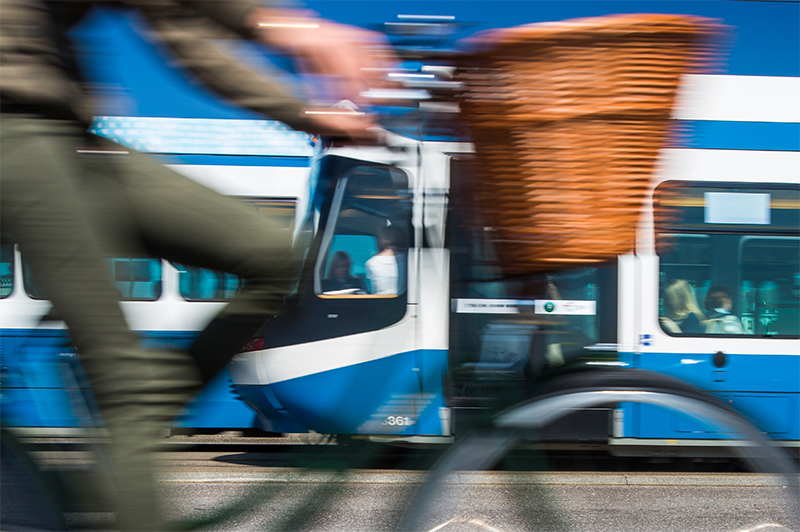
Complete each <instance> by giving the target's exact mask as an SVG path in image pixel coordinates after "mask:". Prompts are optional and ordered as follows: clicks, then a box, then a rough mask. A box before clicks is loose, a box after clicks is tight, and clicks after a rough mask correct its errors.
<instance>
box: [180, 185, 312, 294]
mask: <svg viewBox="0 0 800 532" xmlns="http://www.w3.org/2000/svg"><path fill="white" fill-rule="evenodd" d="M231 197H233V198H234V199H238V200H239V201H241V202H242V203H243V204H244V205H245V206H246V207H248V208H251V209H253V210H255V212H256V213H258V214H259V215H260V216H264V217H266V218H269V219H271V220H273V221H277V222H278V225H279V230H280V231H285V232H287V233H288V234H290V235H291V234H292V231H293V229H294V225H295V222H296V216H297V199H296V198H280V197H242V196H231ZM281 211H285V212H281ZM170 264H172V266H173V267H174V268H175V269H176V270H177V271H178V292H179V294H180V296H181V298H183V300H184V301H189V302H203V303H208V302H210V303H213V302H220V301H230V300H231V299H233V298H234V297H236V295H237V294H238V293H239V292H240V291H241V289H242V288H243V287H244V280H243V279H241V278H239V277H237V276H236V275H234V274H232V273H227V272H222V271H218V270H211V269H208V268H200V267H198V266H192V265H188V264H182V263H179V262H170ZM209 277H216V279H217V282H216V284H214V285H209V284H208V279H209ZM192 285H194V288H187V287H191V286H192ZM201 285H205V286H201ZM220 285H222V286H220ZM209 292H211V293H212V295H210V296H203V295H201V294H204V293H205V294H208V293H209Z"/></svg>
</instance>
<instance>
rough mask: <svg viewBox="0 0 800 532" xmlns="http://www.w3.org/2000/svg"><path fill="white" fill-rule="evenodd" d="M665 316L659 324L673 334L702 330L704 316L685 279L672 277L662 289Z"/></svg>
mask: <svg viewBox="0 0 800 532" xmlns="http://www.w3.org/2000/svg"><path fill="white" fill-rule="evenodd" d="M664 302H665V303H666V305H665V306H664V312H665V314H666V315H665V316H661V326H662V327H663V328H664V329H665V330H667V331H668V332H671V333H674V334H691V333H694V334H696V333H700V332H702V325H701V324H702V323H704V322H705V321H706V317H705V316H704V315H703V312H702V311H701V310H700V306H699V305H698V304H697V298H696V297H695V295H694V290H693V289H692V286H691V285H690V284H689V283H688V282H687V281H686V280H685V279H673V280H672V281H671V282H670V283H669V284H668V285H667V287H666V288H665V289H664Z"/></svg>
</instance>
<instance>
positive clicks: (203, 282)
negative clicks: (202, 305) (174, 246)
mask: <svg viewBox="0 0 800 532" xmlns="http://www.w3.org/2000/svg"><path fill="white" fill-rule="evenodd" d="M174 266H175V268H176V269H177V270H178V278H179V281H178V283H179V288H180V292H181V296H183V298H184V299H187V300H189V301H196V300H206V301H208V300H211V301H214V300H217V301H221V300H226V299H231V298H232V297H233V296H235V295H236V293H237V292H238V291H239V289H240V288H241V287H242V280H241V279H239V278H238V277H236V276H235V275H233V274H230V273H225V272H219V271H215V270H208V269H206V268H198V267H196V266H188V265H185V264H175V265H174Z"/></svg>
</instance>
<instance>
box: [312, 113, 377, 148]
mask: <svg viewBox="0 0 800 532" xmlns="http://www.w3.org/2000/svg"><path fill="white" fill-rule="evenodd" d="M304 116H305V118H306V120H307V122H308V124H309V126H308V128H307V129H308V131H309V132H310V133H316V134H319V135H323V136H326V137H336V138H342V139H350V140H354V141H356V142H361V143H376V142H379V141H380V135H381V132H382V130H381V129H380V128H379V127H377V124H376V122H375V119H374V118H373V117H371V116H369V115H366V114H363V113H357V112H354V111H349V110H344V109H306V110H305V111H304Z"/></svg>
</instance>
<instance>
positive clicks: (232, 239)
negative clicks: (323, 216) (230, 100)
mask: <svg viewBox="0 0 800 532" xmlns="http://www.w3.org/2000/svg"><path fill="white" fill-rule="evenodd" d="M120 166H121V168H122V170H121V171H122V172H123V174H124V177H123V179H122V181H123V182H124V184H125V187H126V190H127V194H128V197H129V198H130V202H131V205H132V206H133V209H134V211H135V215H136V219H137V223H138V225H139V230H140V231H141V234H142V239H143V241H144V243H145V245H146V246H147V249H148V251H150V252H151V253H152V254H154V255H158V256H161V257H164V258H166V259H168V260H173V261H176V262H181V263H185V264H191V265H195V266H201V267H204V268H210V269H213V270H219V271H224V272H228V273H232V274H235V275H237V276H239V277H241V278H243V279H245V280H246V283H245V286H244V289H243V290H242V291H241V292H240V294H239V295H238V296H236V297H235V298H234V299H233V300H232V301H231V302H230V303H229V304H228V305H227V306H226V307H225V308H224V310H222V312H221V313H220V314H219V315H218V316H217V317H216V318H215V319H214V320H213V321H212V322H211V324H209V326H208V327H207V328H206V329H205V330H204V331H203V333H201V335H200V337H199V338H198V339H197V340H196V342H195V343H194V345H193V346H192V348H191V350H190V352H191V354H192V355H193V356H194V358H195V359H196V360H197V362H198V365H199V366H200V369H201V372H202V374H203V377H204V379H205V380H206V381H208V380H210V379H211V378H213V376H214V375H216V374H217V373H218V372H219V370H220V369H222V368H223V367H224V366H225V364H227V363H228V361H229V360H230V358H231V357H232V356H233V355H234V354H235V353H236V352H237V351H238V350H239V349H240V348H241V347H242V346H243V345H244V344H245V343H246V342H247V341H248V340H249V339H250V338H251V337H252V335H253V334H254V333H255V332H256V331H257V330H258V328H259V327H260V326H261V325H263V324H264V323H265V322H266V320H268V319H269V318H270V317H271V316H273V315H274V314H275V313H276V312H277V311H278V309H279V307H280V304H281V302H282V300H283V297H284V295H285V294H286V292H287V290H288V289H289V288H290V286H291V283H292V282H293V280H294V278H295V275H296V268H297V261H296V259H295V256H294V253H293V251H292V248H291V241H290V235H289V234H288V232H287V231H286V230H284V229H280V228H279V227H278V225H277V224H276V223H275V222H274V221H273V220H270V219H268V218H266V217H264V216H261V215H259V214H257V213H256V212H255V211H254V210H251V209H249V208H247V207H245V206H244V205H243V204H241V202H239V201H238V200H235V199H233V198H230V197H226V196H223V195H221V194H219V193H217V192H215V191H213V190H210V189H208V188H206V187H204V186H202V185H200V184H198V183H196V182H195V181H192V180H191V179H189V178H187V177H184V176H182V175H180V174H178V173H176V172H174V171H172V170H170V169H168V168H166V167H164V166H163V165H161V164H159V163H158V162H157V161H154V160H152V159H151V158H150V157H148V156H145V155H142V154H136V153H132V154H131V156H130V158H129V159H128V160H127V161H126V162H125V164H124V165H120Z"/></svg>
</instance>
